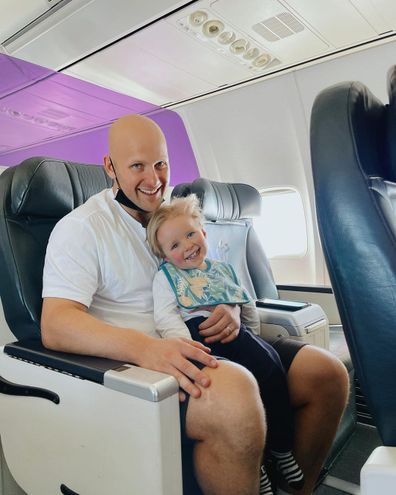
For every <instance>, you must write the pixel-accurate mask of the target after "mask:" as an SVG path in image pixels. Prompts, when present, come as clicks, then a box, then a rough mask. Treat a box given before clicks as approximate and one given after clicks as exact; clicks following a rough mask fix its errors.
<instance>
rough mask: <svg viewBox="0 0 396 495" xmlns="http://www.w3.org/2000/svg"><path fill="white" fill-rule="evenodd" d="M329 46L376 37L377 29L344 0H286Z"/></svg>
mask: <svg viewBox="0 0 396 495" xmlns="http://www.w3.org/2000/svg"><path fill="white" fill-rule="evenodd" d="M283 3H284V4H285V5H288V6H289V8H290V9H293V11H295V12H298V14H299V16H300V17H301V18H302V19H304V21H305V22H306V23H308V24H309V25H311V26H313V27H314V29H315V31H316V32H317V33H319V34H320V35H321V36H322V37H323V39H325V40H326V41H327V42H328V43H329V45H330V46H331V47H334V48H343V47H345V46H348V45H351V44H354V43H357V42H359V41H364V40H369V39H372V38H374V37H376V36H377V35H378V34H379V32H378V31H376V30H375V29H374V27H373V26H372V25H371V24H370V22H369V21H368V20H367V19H365V18H364V17H363V16H362V15H361V13H360V12H359V11H358V10H357V9H356V8H355V7H354V6H353V5H352V4H351V2H349V1H348V0H331V1H328V0H286V1H284V2H283Z"/></svg>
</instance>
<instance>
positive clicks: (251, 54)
mask: <svg viewBox="0 0 396 495" xmlns="http://www.w3.org/2000/svg"><path fill="white" fill-rule="evenodd" d="M259 54H260V50H259V49H258V48H256V47H253V48H249V50H247V51H246V53H244V54H243V58H244V59H246V60H253V59H254V58H256V57H258V56H259Z"/></svg>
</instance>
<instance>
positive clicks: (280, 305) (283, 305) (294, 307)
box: [256, 298, 310, 312]
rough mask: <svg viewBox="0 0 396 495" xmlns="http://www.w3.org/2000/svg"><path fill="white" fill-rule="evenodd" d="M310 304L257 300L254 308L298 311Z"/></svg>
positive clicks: (265, 299)
mask: <svg viewBox="0 0 396 495" xmlns="http://www.w3.org/2000/svg"><path fill="white" fill-rule="evenodd" d="M309 305H310V304H309V303H307V302H302V301H286V300H284V299H268V298H264V299H257V301H256V306H257V307H258V308H267V309H281V310H283V311H292V312H294V311H299V310H300V309H304V308H306V307H307V306H309Z"/></svg>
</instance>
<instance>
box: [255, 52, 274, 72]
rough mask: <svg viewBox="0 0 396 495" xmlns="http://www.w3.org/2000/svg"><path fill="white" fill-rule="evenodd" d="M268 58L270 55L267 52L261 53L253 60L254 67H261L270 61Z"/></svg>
mask: <svg viewBox="0 0 396 495" xmlns="http://www.w3.org/2000/svg"><path fill="white" fill-rule="evenodd" d="M270 60H271V57H270V56H269V55H268V53H262V54H261V55H259V56H258V57H257V58H255V59H254V60H253V65H254V67H257V68H259V69H261V68H262V67H265V66H266V65H267V64H268V63H269V62H270Z"/></svg>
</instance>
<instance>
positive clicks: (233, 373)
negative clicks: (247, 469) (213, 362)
mask: <svg viewBox="0 0 396 495" xmlns="http://www.w3.org/2000/svg"><path fill="white" fill-rule="evenodd" d="M205 372H206V373H208V374H209V375H210V378H211V380H212V382H211V385H210V387H209V388H207V389H202V396H201V397H200V398H199V399H193V398H192V397H191V398H190V404H189V407H188V411H187V418H186V419H187V421H186V423H187V435H188V436H189V437H190V438H193V439H196V440H202V441H205V440H206V439H215V438H218V437H219V438H221V439H222V441H224V442H229V444H230V447H232V448H236V449H238V450H239V449H248V450H250V449H254V450H256V449H257V450H258V451H259V450H260V451H261V450H262V449H263V446H264V442H265V433H266V426H265V414H264V408H263V405H262V401H261V398H260V392H259V389H258V386H257V382H256V380H255V378H254V377H253V375H252V374H251V373H250V372H249V371H248V370H246V369H245V368H243V367H242V366H239V365H237V364H235V363H230V362H226V361H221V362H220V365H219V367H218V368H216V369H209V368H206V369H205Z"/></svg>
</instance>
